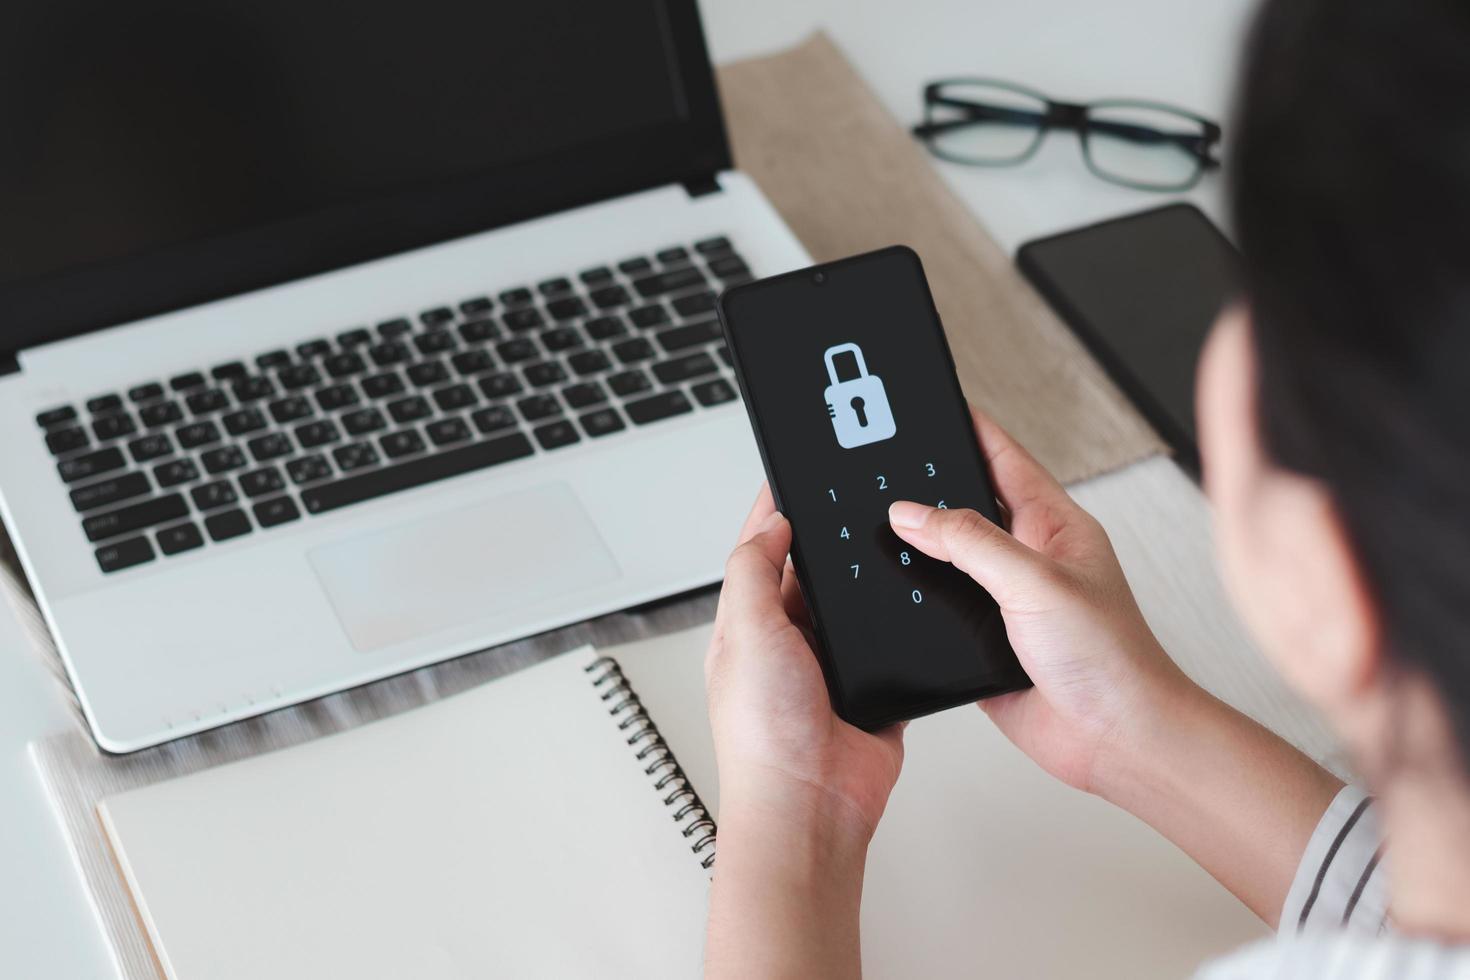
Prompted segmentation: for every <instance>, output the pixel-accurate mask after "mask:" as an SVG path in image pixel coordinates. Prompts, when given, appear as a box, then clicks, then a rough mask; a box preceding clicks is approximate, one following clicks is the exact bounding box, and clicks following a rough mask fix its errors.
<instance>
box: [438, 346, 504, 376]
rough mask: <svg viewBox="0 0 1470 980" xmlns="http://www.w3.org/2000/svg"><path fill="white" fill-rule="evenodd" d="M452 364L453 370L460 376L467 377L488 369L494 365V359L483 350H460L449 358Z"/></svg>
mask: <svg viewBox="0 0 1470 980" xmlns="http://www.w3.org/2000/svg"><path fill="white" fill-rule="evenodd" d="M449 361H450V363H451V364H453V365H454V370H456V371H458V372H459V375H460V377H468V376H470V375H472V374H479V373H480V372H482V371H488V370H490V369H491V368H493V367H494V366H495V359H494V358H493V357H491V356H490V352H489V351H485V350H478V349H476V350H466V351H460V352H459V353H458V354H455V355H454V356H453V357H451V358H450V359H449Z"/></svg>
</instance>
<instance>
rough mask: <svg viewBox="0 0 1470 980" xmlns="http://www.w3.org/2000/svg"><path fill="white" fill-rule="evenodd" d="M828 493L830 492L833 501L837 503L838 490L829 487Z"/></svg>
mask: <svg viewBox="0 0 1470 980" xmlns="http://www.w3.org/2000/svg"><path fill="white" fill-rule="evenodd" d="M827 494H828V495H829V496H830V497H831V498H832V502H833V503H834V504H835V503H837V491H836V490H830V489H829V490H828V491H827Z"/></svg>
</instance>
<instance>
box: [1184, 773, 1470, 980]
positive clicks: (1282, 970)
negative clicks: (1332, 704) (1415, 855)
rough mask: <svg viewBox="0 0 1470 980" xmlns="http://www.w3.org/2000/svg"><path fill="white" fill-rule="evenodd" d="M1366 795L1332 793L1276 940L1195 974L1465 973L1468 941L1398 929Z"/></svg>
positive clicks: (1342, 979)
mask: <svg viewBox="0 0 1470 980" xmlns="http://www.w3.org/2000/svg"><path fill="white" fill-rule="evenodd" d="M1383 861H1384V858H1383V835H1382V832H1381V830H1380V827H1379V823H1378V814H1377V812H1376V811H1375V810H1374V808H1373V800H1372V798H1371V797H1369V796H1367V795H1366V794H1364V793H1363V791H1362V790H1360V789H1357V788H1355V787H1352V786H1349V787H1347V788H1345V789H1343V790H1342V792H1340V793H1338V794H1337V797H1336V798H1335V799H1334V800H1333V801H1332V804H1331V805H1330V806H1328V808H1327V812H1326V813H1325V814H1323V815H1322V820H1321V822H1320V823H1318V824H1317V830H1316V832H1315V833H1313V834H1312V839H1311V841H1309V842H1308V844H1307V850H1306V853H1305V854H1303V855H1302V863H1301V865H1300V866H1299V867H1298V868H1297V873H1296V879H1295V880H1294V881H1293V882H1292V885H1291V891H1290V892H1288V893H1287V896H1286V904H1285V906H1284V907H1283V908H1282V912H1281V927H1280V930H1279V932H1278V934H1277V938H1276V939H1275V940H1267V941H1265V942H1262V943H1256V944H1253V945H1251V946H1247V947H1246V948H1245V949H1242V950H1241V951H1239V952H1237V953H1235V954H1233V955H1231V956H1228V957H1225V958H1224V959H1222V960H1218V961H1216V962H1215V963H1212V964H1209V965H1207V966H1206V967H1205V968H1204V969H1203V970H1201V971H1200V973H1199V974H1198V980H1288V978H1290V980H1316V978H1321V980H1328V978H1331V980H1388V978H1394V980H1399V978H1403V980H1417V978H1424V980H1430V978H1433V980H1449V978H1470V947H1465V946H1443V945H1440V944H1438V943H1433V942H1426V941H1423V940H1410V939H1405V938H1402V937H1399V936H1396V935H1395V934H1394V932H1393V928H1392V926H1391V924H1390V922H1389V916H1388V891H1387V883H1386V875H1385V872H1384V867H1383Z"/></svg>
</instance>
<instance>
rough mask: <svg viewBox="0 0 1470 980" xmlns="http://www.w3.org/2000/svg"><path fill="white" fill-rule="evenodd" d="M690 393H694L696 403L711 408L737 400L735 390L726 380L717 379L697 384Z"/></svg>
mask: <svg viewBox="0 0 1470 980" xmlns="http://www.w3.org/2000/svg"><path fill="white" fill-rule="evenodd" d="M690 391H692V392H694V399H695V401H697V402H699V404H701V405H704V406H705V407H709V406H710V405H720V404H723V403H725V402H732V401H734V400H735V388H734V386H733V385H731V384H730V382H728V381H726V380H725V379H724V378H716V379H715V380H713V381H705V382H703V383H702V384H697V385H695V386H694V387H693V388H691V389H690Z"/></svg>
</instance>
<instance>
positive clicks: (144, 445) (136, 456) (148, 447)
mask: <svg viewBox="0 0 1470 980" xmlns="http://www.w3.org/2000/svg"><path fill="white" fill-rule="evenodd" d="M173 451H174V444H173V442H171V441H170V440H169V437H168V436H166V435H164V434H163V433H162V432H156V433H154V434H153V435H148V436H143V437H142V438H140V439H134V440H133V441H132V442H130V443H128V454H129V455H130V456H132V457H133V462H135V463H146V462H148V461H149V460H150V459H158V458H159V457H160V456H167V455H168V454H169V453H171V452H173Z"/></svg>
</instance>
